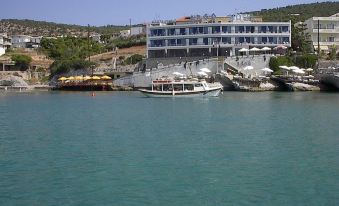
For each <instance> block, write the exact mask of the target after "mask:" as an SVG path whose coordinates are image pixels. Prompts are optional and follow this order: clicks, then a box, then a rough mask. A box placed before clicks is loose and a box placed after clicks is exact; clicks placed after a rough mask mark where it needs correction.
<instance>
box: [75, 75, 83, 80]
mask: <svg viewBox="0 0 339 206" xmlns="http://www.w3.org/2000/svg"><path fill="white" fill-rule="evenodd" d="M74 79H75V80H78V81H81V80H83V79H84V77H83V76H76V77H74Z"/></svg>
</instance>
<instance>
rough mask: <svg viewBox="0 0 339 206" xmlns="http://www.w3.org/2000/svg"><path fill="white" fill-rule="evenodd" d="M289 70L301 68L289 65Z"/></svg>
mask: <svg viewBox="0 0 339 206" xmlns="http://www.w3.org/2000/svg"><path fill="white" fill-rule="evenodd" d="M290 70H301V69H300V68H299V67H297V66H291V67H290Z"/></svg>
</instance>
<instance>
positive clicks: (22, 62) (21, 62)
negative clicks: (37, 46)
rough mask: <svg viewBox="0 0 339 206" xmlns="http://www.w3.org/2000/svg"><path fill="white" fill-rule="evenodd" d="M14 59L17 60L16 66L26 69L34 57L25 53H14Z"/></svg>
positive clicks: (22, 69)
mask: <svg viewBox="0 0 339 206" xmlns="http://www.w3.org/2000/svg"><path fill="white" fill-rule="evenodd" d="M11 59H12V61H15V66H16V67H18V68H19V69H20V70H21V71H25V70H27V69H28V68H29V64H30V63H31V62H32V57H30V56H27V55H23V54H13V55H12V57H11Z"/></svg>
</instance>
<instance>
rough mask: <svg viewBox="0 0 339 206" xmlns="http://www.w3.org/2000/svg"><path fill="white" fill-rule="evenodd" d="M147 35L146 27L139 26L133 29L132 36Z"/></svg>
mask: <svg viewBox="0 0 339 206" xmlns="http://www.w3.org/2000/svg"><path fill="white" fill-rule="evenodd" d="M143 34H146V26H137V27H132V28H131V36H136V35H143Z"/></svg>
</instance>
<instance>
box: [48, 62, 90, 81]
mask: <svg viewBox="0 0 339 206" xmlns="http://www.w3.org/2000/svg"><path fill="white" fill-rule="evenodd" d="M92 65H94V63H93V62H89V61H85V60H81V59H77V60H56V61H54V63H53V64H52V65H51V67H50V69H51V77H53V76H54V75H59V74H63V73H67V72H70V71H72V70H79V69H86V68H89V67H90V66H92Z"/></svg>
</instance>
